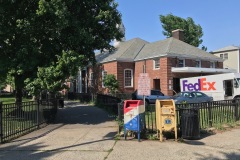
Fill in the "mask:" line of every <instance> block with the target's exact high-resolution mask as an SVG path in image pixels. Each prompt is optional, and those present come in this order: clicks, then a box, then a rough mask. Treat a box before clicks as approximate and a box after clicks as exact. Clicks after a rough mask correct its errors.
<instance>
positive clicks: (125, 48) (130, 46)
mask: <svg viewBox="0 0 240 160" xmlns="http://www.w3.org/2000/svg"><path fill="white" fill-rule="evenodd" d="M148 43H149V42H147V41H144V40H142V39H140V38H134V39H131V40H129V41H125V42H121V43H120V44H119V46H118V47H117V48H116V50H115V51H114V52H113V53H109V52H108V51H105V52H102V53H97V54H96V60H97V62H99V63H105V62H110V61H115V60H127V61H134V59H135V57H136V56H137V54H138V53H139V52H140V50H141V49H142V48H143V46H144V45H145V44H148Z"/></svg>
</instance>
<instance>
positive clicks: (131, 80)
mask: <svg viewBox="0 0 240 160" xmlns="http://www.w3.org/2000/svg"><path fill="white" fill-rule="evenodd" d="M126 71H130V72H131V77H126ZM126 78H129V79H130V82H131V85H126V83H127V80H126ZM129 79H128V81H129ZM124 87H125V88H128V87H133V70H132V69H124Z"/></svg>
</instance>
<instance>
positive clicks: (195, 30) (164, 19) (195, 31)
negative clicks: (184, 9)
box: [160, 14, 206, 49]
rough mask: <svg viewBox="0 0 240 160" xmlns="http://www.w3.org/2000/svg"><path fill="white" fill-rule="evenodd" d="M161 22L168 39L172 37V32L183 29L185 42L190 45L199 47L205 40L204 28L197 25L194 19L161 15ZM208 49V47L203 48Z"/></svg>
mask: <svg viewBox="0 0 240 160" xmlns="http://www.w3.org/2000/svg"><path fill="white" fill-rule="evenodd" d="M160 21H161V23H162V27H163V29H164V31H163V35H165V36H167V37H171V36H172V31H173V30H176V29H182V30H183V31H184V41H185V42H186V43H188V44H190V45H193V46H195V47H198V46H199V45H200V44H201V43H202V42H203V40H202V39H201V38H202V36H203V31H202V27H201V26H200V25H199V24H195V22H194V21H193V19H192V18H190V17H188V18H186V19H184V18H181V17H178V16H174V15H172V14H168V15H166V16H164V15H160ZM202 48H203V49H206V47H204V46H203V47H202Z"/></svg>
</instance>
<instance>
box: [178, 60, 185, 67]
mask: <svg viewBox="0 0 240 160" xmlns="http://www.w3.org/2000/svg"><path fill="white" fill-rule="evenodd" d="M180 61H182V66H180ZM178 67H185V59H178Z"/></svg>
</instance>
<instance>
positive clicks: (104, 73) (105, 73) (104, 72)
mask: <svg viewBox="0 0 240 160" xmlns="http://www.w3.org/2000/svg"><path fill="white" fill-rule="evenodd" d="M106 76H107V71H104V70H103V71H102V88H105V85H104V82H103V80H104V78H105V77H106Z"/></svg>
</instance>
